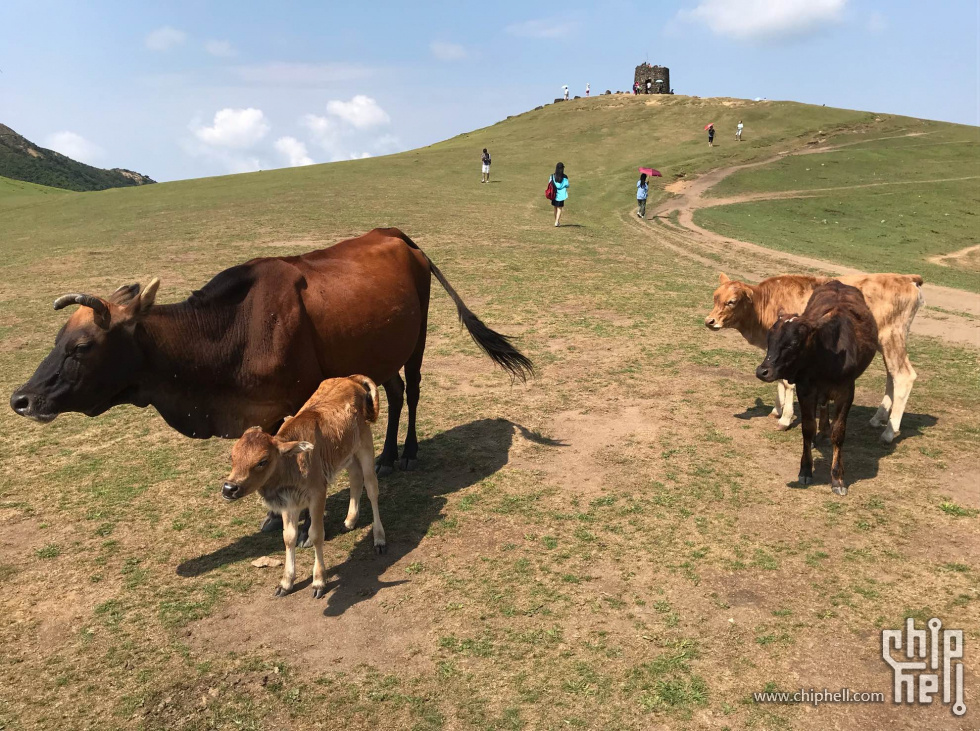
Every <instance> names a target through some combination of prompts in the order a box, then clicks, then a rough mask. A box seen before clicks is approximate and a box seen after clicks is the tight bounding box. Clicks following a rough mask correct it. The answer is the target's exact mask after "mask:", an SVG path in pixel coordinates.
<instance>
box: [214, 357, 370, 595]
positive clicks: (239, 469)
mask: <svg viewBox="0 0 980 731" xmlns="http://www.w3.org/2000/svg"><path fill="white" fill-rule="evenodd" d="M377 418H378V389H377V386H375V384H374V381H372V380H371V379H370V378H367V377H366V376H350V377H349V378H330V379H327V380H326V381H324V382H323V383H321V384H320V387H319V388H318V389H317V390H316V392H315V393H314V394H313V395H312V396H311V397H310V399H309V401H307V402H306V403H305V404H304V405H303V408H302V409H300V411H299V413H298V414H296V416H294V417H292V418H289V419H286V421H285V423H284V424H283V425H282V427H280V429H279V432H278V433H277V434H276V435H275V436H271V435H269V434H266V433H264V432H263V431H262V429H261V428H259V427H257V426H255V427H252V428H251V429H249V430H248V431H246V432H245V433H244V434H243V435H242V436H241V438H240V439H239V440H238V442H236V443H235V446H234V448H233V449H232V451H231V464H232V468H231V474H230V475H228V478H227V479H226V480H225V483H224V485H223V486H222V488H221V495H222V497H223V498H224V499H225V500H229V501H231V500H239V499H241V498H243V497H245V496H246V495H249V494H251V493H253V492H258V494H259V497H261V498H262V502H263V503H264V505H265V506H266V508H267V509H268V510H272V511H277V512H279V513H281V514H282V521H283V531H282V537H283V542H284V543H285V544H286V565H285V567H284V568H283V575H282V581H280V583H279V586H278V587H277V588H276V596H285V595H286V594H288V593H289V592H290V591H292V588H293V581H294V580H295V578H296V536H297V533H298V525H299V516H300V513H301V512H302V511H303V510H304V509H308V510H309V511H310V517H311V521H312V524H311V526H310V539H311V540H312V542H313V549H314V552H315V554H316V559H315V563H314V566H313V597H314V598H316V599H319V598H320V597H322V596H323V595H324V594H325V593H326V580H325V575H324V565H323V513H324V507H325V505H326V499H327V487H328V486H329V485H330V483H331V482H333V480H334V478H335V477H336V475H337V474H338V473H339V472H340V471H341V470H342V469H344V468H345V467H346V468H347V473H348V476H349V477H350V509H349V510H348V511H347V519H346V520H345V521H344V526H345V527H346V528H347V529H348V530H350V529H351V528H353V527H354V525H355V524H356V523H357V514H358V510H359V507H360V502H361V490H362V488H363V487H364V485H365V484H366V485H367V494H368V499H369V500H370V501H371V510H372V511H373V512H374V547H375V549H376V550H377V552H378V553H384V551H385V549H386V544H385V531H384V527H382V525H381V518H380V516H379V515H378V478H377V477H376V476H375V474H374V441H373V439H372V437H371V427H370V424H372V423H373V422H375V421H376V420H377Z"/></svg>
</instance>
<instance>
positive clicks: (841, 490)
mask: <svg viewBox="0 0 980 731" xmlns="http://www.w3.org/2000/svg"><path fill="white" fill-rule="evenodd" d="M830 489H831V490H833V491H834V494H835V495H846V494H847V485H845V484H844V483H843V482H842V483H841V484H839V485H831V486H830Z"/></svg>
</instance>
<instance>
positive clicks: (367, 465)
mask: <svg viewBox="0 0 980 731" xmlns="http://www.w3.org/2000/svg"><path fill="white" fill-rule="evenodd" d="M373 458H374V445H373V444H372V443H371V442H370V441H368V442H367V443H366V444H364V445H363V446H362V447H361V449H359V450H358V452H357V454H356V455H355V456H354V459H356V460H359V461H360V463H361V471H362V472H363V473H364V487H365V488H366V489H367V494H368V500H370V501H371V512H372V514H373V516H374V524H373V531H374V550H375V551H377V552H378V553H385V552H386V551H387V550H388V543H387V541H386V540H385V529H384V526H382V525H381V513H380V511H379V510H378V477H377V475H375V474H374V473H373V472H372V471H371V462H372V461H373Z"/></svg>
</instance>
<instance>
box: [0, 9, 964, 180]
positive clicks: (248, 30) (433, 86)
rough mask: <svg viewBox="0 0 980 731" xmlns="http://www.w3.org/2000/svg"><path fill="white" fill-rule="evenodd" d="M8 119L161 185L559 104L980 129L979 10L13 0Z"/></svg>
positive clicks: (4, 38) (402, 139) (4, 76)
mask: <svg viewBox="0 0 980 731" xmlns="http://www.w3.org/2000/svg"><path fill="white" fill-rule="evenodd" d="M3 18H4V23H3V25H2V26H0V71H2V73H0V122H2V123H4V124H7V125H9V126H10V127H13V128H14V129H15V130H17V131H18V132H20V133H21V134H23V135H24V136H26V137H28V138H29V139H31V140H32V141H34V142H36V143H38V144H41V145H43V146H48V147H52V148H54V149H57V150H59V151H61V152H64V153H65V154H68V155H71V156H72V157H76V158H77V159H81V160H83V161H85V162H89V163H91V164H94V165H98V166H100V167H127V168H130V169H134V170H138V171H139V172H142V173H145V174H147V175H150V176H151V177H153V178H155V179H157V180H173V179H179V178H189V177H199V176H205V175H220V174H225V173H228V172H241V171H246V170H254V169H268V168H273V167H283V166H286V165H291V164H292V165H297V164H308V163H310V162H329V161H332V160H340V159H350V158H352V157H362V156H366V155H380V154H386V153H390V152H396V151H399V150H404V149H410V148H413V147H418V146H421V145H425V144H429V143H431V142H435V141H437V140H440V139H445V138H447V137H451V136H453V135H455V134H459V133H460V132H465V131H468V130H471V129H474V128H477V127H482V126H485V125H487V124H491V123H493V122H496V121H499V120H501V119H503V118H504V117H506V116H507V115H509V114H515V113H519V112H522V111H526V110H527V109H530V108H532V107H534V106H537V105H538V104H542V103H544V102H548V101H551V100H552V99H554V98H555V97H557V96H559V94H560V90H561V85H562V84H568V85H569V86H570V87H571V91H572V93H573V94H582V93H583V91H584V88H585V84H586V82H588V83H590V84H591V86H592V92H593V93H594V94H595V93H598V92H601V91H603V90H605V89H612V90H613V91H615V90H617V89H624V90H625V89H626V88H628V87H629V85H630V83H631V81H632V73H633V67H634V66H635V65H636V64H637V63H640V62H641V61H644V60H649V61H650V62H651V63H655V64H663V65H666V66H669V67H670V70H671V82H672V85H673V87H674V89H675V91H676V92H677V93H679V94H696V95H699V96H735V97H749V98H752V97H766V98H768V99H792V100H796V101H804V102H811V103H816V104H827V105H828V106H841V107H850V108H855V109H866V110H870V111H877V112H893V113H900V114H908V115H912V116H920V117H928V118H932V119H942V120H948V121H954V122H961V123H966V124H973V125H976V124H978V122H980V109H978V83H980V81H978V66H980V56H978V34H980V18H978V4H977V3H976V1H975V0H947V1H943V2H933V3H922V2H911V1H905V0H894V1H892V2H888V1H886V0H677V1H676V2H657V1H656V0H652V1H648V2H630V1H627V0H614V1H612V2H601V3H580V2H575V1H574V0H568V1H565V2H562V3H535V4H531V3H526V2H497V3H486V4H476V3H460V2H429V3H405V2H398V3H395V2H391V3H389V2H383V1H381V2H373V3H367V2H362V3H350V2H347V3H339V2H338V3H334V2H331V3H326V2H319V3H313V2H288V1H285V2H277V3H258V2H252V3H249V2H241V0H238V1H237V2H203V1H201V0H195V1H190V0H185V1H176V2H160V3H153V4H152V5H151V4H150V3H134V2H89V3H84V4H83V3H81V2H46V1H44V0H40V1H39V0H31V1H30V2H25V1H22V0H4V9H3Z"/></svg>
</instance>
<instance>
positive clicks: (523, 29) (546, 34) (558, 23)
mask: <svg viewBox="0 0 980 731" xmlns="http://www.w3.org/2000/svg"><path fill="white" fill-rule="evenodd" d="M578 26H579V24H578V22H577V21H574V20H561V19H558V18H543V19H539V20H525V21H524V22H522V23H513V24H512V25H508V26H507V27H506V28H505V29H504V30H505V32H506V33H508V34H509V35H512V36H519V37H521V38H565V37H567V36H570V35H572V33H574V32H575V31H576V30H577V29H578Z"/></svg>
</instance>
